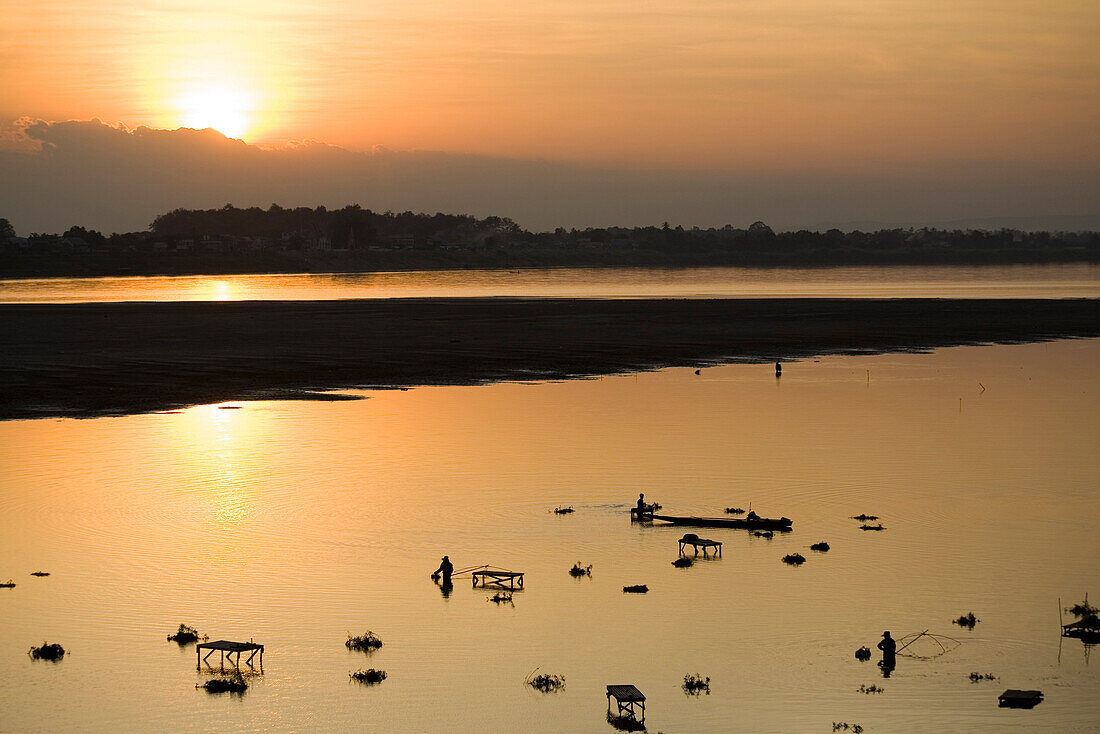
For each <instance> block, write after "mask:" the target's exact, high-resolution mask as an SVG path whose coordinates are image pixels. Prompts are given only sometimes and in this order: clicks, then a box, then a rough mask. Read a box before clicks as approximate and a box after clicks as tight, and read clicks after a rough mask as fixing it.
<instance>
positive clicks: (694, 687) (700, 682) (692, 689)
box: [682, 673, 710, 696]
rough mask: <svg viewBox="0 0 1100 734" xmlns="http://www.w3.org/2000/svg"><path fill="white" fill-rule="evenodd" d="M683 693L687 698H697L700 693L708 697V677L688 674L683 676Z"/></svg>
mask: <svg viewBox="0 0 1100 734" xmlns="http://www.w3.org/2000/svg"><path fill="white" fill-rule="evenodd" d="M682 688H683V689H684V693H686V694H687V695H689V696H698V695H699V694H700V693H705V694H707V695H708V696H709V695H710V676H709V675H708V676H707V677H706V678H704V677H703V676H701V675H699V674H698V673H689V674H688V675H685V676H684V685H683V686H682Z"/></svg>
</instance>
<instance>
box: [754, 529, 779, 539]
mask: <svg viewBox="0 0 1100 734" xmlns="http://www.w3.org/2000/svg"><path fill="white" fill-rule="evenodd" d="M752 534H753V536H754V537H756V538H771V537H772V536H773V535H775V533H773V532H772V531H771V530H753V531H752Z"/></svg>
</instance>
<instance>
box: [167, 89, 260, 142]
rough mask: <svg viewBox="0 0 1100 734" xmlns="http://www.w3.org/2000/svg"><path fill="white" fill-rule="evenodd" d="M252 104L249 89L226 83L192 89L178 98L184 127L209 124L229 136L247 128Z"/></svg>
mask: <svg viewBox="0 0 1100 734" xmlns="http://www.w3.org/2000/svg"><path fill="white" fill-rule="evenodd" d="M254 107H255V105H254V104H253V99H252V95H251V94H250V93H249V92H246V91H243V90H240V89H234V88H232V87H226V86H208V87H203V88H200V89H194V90H192V91H190V92H188V93H186V94H184V95H183V96H182V97H181V98H180V100H179V109H180V112H181V114H182V123H183V126H184V127H193V128H197V129H200V130H201V129H203V128H208V127H212V128H214V129H215V130H217V131H218V132H220V133H223V134H225V135H226V136H228V137H231V138H241V137H243V136H244V135H245V134H246V133H247V132H248V131H249V127H250V124H251V117H252V112H253V109H254Z"/></svg>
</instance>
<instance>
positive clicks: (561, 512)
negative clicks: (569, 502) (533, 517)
mask: <svg viewBox="0 0 1100 734" xmlns="http://www.w3.org/2000/svg"><path fill="white" fill-rule="evenodd" d="M570 512H574V510H573V508H572V506H570V507H558V508H555V509H554V514H555V515H568V514H569V513H570Z"/></svg>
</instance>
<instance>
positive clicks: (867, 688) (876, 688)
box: [859, 683, 886, 693]
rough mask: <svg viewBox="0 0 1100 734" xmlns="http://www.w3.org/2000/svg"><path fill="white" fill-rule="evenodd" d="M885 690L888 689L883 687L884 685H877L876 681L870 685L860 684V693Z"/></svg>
mask: <svg viewBox="0 0 1100 734" xmlns="http://www.w3.org/2000/svg"><path fill="white" fill-rule="evenodd" d="M885 690H886V689H885V688H883V687H882V686H876V685H875V684H874V683H872V684H871V685H869V686H865V685H863V684H862V683H860V684H859V692H860V693H882V692H883V691H885Z"/></svg>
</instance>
